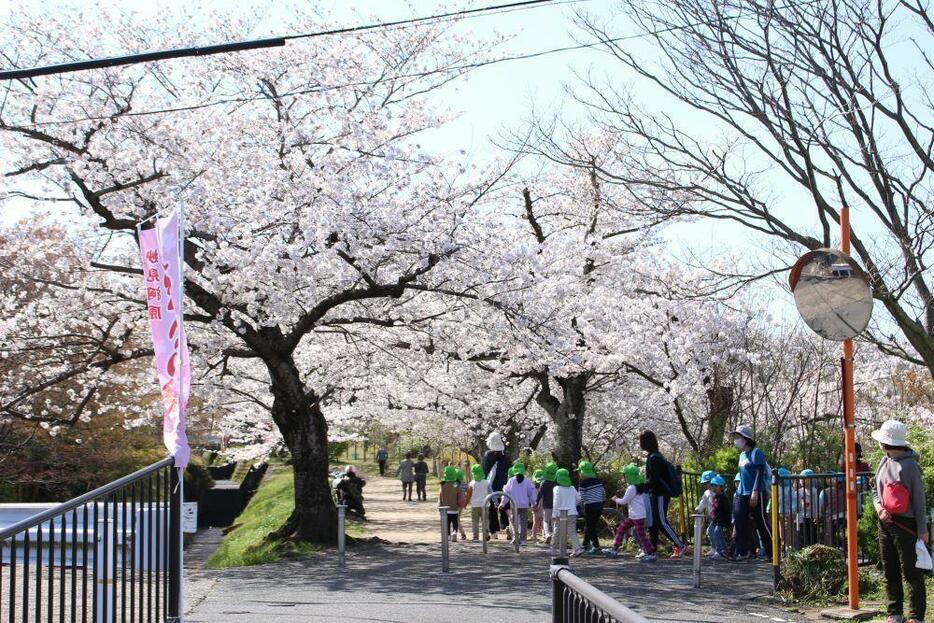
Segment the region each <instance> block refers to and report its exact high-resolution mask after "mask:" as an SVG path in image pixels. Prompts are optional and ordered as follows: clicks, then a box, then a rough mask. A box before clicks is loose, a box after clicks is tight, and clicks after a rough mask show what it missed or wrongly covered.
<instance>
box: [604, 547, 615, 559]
mask: <svg viewBox="0 0 934 623" xmlns="http://www.w3.org/2000/svg"><path fill="white" fill-rule="evenodd" d="M603 554H604V555H605V556H606V557H607V558H619V552H617V551H616V550H615V549H613V548H612V547H608V548H606V549H605V550H603Z"/></svg>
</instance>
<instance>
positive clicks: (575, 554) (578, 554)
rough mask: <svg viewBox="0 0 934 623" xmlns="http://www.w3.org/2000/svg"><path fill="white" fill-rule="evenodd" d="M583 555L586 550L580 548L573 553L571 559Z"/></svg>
mask: <svg viewBox="0 0 934 623" xmlns="http://www.w3.org/2000/svg"><path fill="white" fill-rule="evenodd" d="M583 553H584V550H583V549H582V548H578V549H576V550H574V551H573V552H571V558H577V557H579V556H580V555H581V554H583Z"/></svg>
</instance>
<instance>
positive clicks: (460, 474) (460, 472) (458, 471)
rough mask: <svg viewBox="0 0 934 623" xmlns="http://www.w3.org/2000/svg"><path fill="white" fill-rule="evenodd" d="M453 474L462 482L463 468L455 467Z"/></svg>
mask: <svg viewBox="0 0 934 623" xmlns="http://www.w3.org/2000/svg"><path fill="white" fill-rule="evenodd" d="M454 474H455V475H456V476H457V480H459V481H460V482H464V470H462V469H461V468H460V467H455V468H454Z"/></svg>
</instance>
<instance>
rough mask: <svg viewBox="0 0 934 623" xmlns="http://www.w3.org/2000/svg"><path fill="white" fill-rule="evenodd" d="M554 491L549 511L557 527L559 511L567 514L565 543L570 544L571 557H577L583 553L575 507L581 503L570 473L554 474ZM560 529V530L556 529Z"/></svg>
mask: <svg viewBox="0 0 934 623" xmlns="http://www.w3.org/2000/svg"><path fill="white" fill-rule="evenodd" d="M555 483H556V484H555V490H554V508H553V509H552V511H551V514H552V517H553V518H554V522H555V524H556V525H557V526H560V524H559V523H558V520H559V518H560V517H561V511H567V512H568V529H567V530H568V531H567V535H568V538H567V542H568V543H569V544H571V546H572V548H573V549H572V550H571V556H574V557H577V556H580V555H581V554H583V553H584V548H583V547H581V542H580V540H579V539H578V538H577V505H578V504H580V502H581V494H580V493H578V492H577V489H575V488H574V485H573V484H572V483H571V473H570V472H569V471H568V470H566V469H564V468H562V469H559V470H558V471H557V473H556V474H555ZM558 529H560V528H558ZM558 555H559V556H562V557H563V556H564V552H558Z"/></svg>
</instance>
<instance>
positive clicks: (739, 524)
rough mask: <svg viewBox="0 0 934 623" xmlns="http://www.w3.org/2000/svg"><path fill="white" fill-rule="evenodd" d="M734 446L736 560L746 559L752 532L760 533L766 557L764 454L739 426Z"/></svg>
mask: <svg viewBox="0 0 934 623" xmlns="http://www.w3.org/2000/svg"><path fill="white" fill-rule="evenodd" d="M733 443H734V444H736V447H737V448H739V451H740V452H739V483H737V487H736V495H735V496H733V524H734V526H735V527H736V552H735V553H736V556H735V560H745V559H746V558H749V543H750V541H751V540H752V539H750V537H751V536H752V534H751V531H752V530H753V529H755V530H756V531H757V532H758V533H759V543H760V544H761V545H762V549H763V551H762V552H760V557H768V555H769V552H771V551H772V532H771V530H770V529H769V518H768V516H767V515H766V507H767V506H768V504H769V485H768V463H767V461H766V460H765V452H763V451H762V449H761V448H759V447H758V446H756V439H755V435H754V433H753V432H752V427H751V426H749V425H748V424H741V425H740V426H738V427H736V430H734V431H733Z"/></svg>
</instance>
